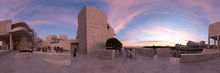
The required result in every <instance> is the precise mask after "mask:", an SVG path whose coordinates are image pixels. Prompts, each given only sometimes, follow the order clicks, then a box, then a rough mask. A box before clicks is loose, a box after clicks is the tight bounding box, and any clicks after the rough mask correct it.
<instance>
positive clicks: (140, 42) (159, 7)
mask: <svg viewBox="0 0 220 73" xmlns="http://www.w3.org/2000/svg"><path fill="white" fill-rule="evenodd" d="M219 3H220V1H218V0H209V1H207V0H182V1H180V0H175V1H173V0H165V1H164V0H150V1H145V0H139V1H136V0H128V1H127V0H126V2H124V1H120V2H119V1H117V0H113V1H108V0H94V1H90V0H82V1H77V0H73V1H72V0H65V1H62V0H52V1H50V0H49V1H44V0H37V1H34V0H22V1H19V0H10V1H8V0H0V8H1V9H2V10H1V11H0V20H1V21H2V20H7V19H12V20H13V22H14V21H15V22H16V21H24V22H26V23H27V24H28V25H29V26H30V27H31V28H33V29H34V30H35V32H37V34H38V36H39V37H40V38H42V39H45V38H46V36H47V35H51V34H55V35H59V34H64V35H67V36H69V38H72V39H75V37H76V35H77V26H78V23H77V16H78V13H79V11H80V10H81V9H82V8H83V7H84V6H85V5H88V6H93V7H96V8H99V9H101V10H103V11H104V12H106V13H107V17H108V22H109V24H110V25H111V26H112V27H113V28H114V31H115V34H116V36H115V37H116V38H118V39H119V40H120V41H121V42H122V43H123V45H124V47H126V46H135V47H143V46H150V45H158V46H167V45H169V46H173V45H175V44H176V43H179V44H186V42H187V41H189V40H190V41H196V42H198V41H206V43H207V40H208V26H209V25H210V24H213V23H216V22H219V21H220V16H219V15H218V13H220V10H219V8H220V5H219ZM0 44H1V42H0Z"/></svg>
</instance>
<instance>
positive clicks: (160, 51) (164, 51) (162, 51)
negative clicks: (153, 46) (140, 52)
mask: <svg viewBox="0 0 220 73" xmlns="http://www.w3.org/2000/svg"><path fill="white" fill-rule="evenodd" d="M157 56H158V57H170V48H157Z"/></svg>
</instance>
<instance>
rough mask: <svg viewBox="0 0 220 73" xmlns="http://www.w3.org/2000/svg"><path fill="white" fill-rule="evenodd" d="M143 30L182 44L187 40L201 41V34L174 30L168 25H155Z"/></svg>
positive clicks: (164, 39) (162, 38) (161, 38)
mask: <svg viewBox="0 0 220 73" xmlns="http://www.w3.org/2000/svg"><path fill="white" fill-rule="evenodd" d="M143 32H145V33H147V34H152V35H155V36H156V35H157V36H160V38H158V39H160V40H163V41H170V42H175V43H180V44H186V42H187V41H189V40H191V41H200V40H201V39H200V36H197V35H195V34H191V33H188V32H185V31H182V30H174V29H170V28H168V27H161V26H154V27H153V28H151V29H145V30H143Z"/></svg>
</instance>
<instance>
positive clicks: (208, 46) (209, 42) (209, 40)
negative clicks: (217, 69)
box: [208, 37, 210, 49]
mask: <svg viewBox="0 0 220 73" xmlns="http://www.w3.org/2000/svg"><path fill="white" fill-rule="evenodd" d="M208 49H210V38H209V37H208Z"/></svg>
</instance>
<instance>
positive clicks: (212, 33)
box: [208, 22, 220, 50]
mask: <svg viewBox="0 0 220 73" xmlns="http://www.w3.org/2000/svg"><path fill="white" fill-rule="evenodd" d="M219 37H220V22H217V23H214V24H211V25H209V34H208V48H210V39H213V40H214V48H216V49H218V50H219V41H220V39H219Z"/></svg>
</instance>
